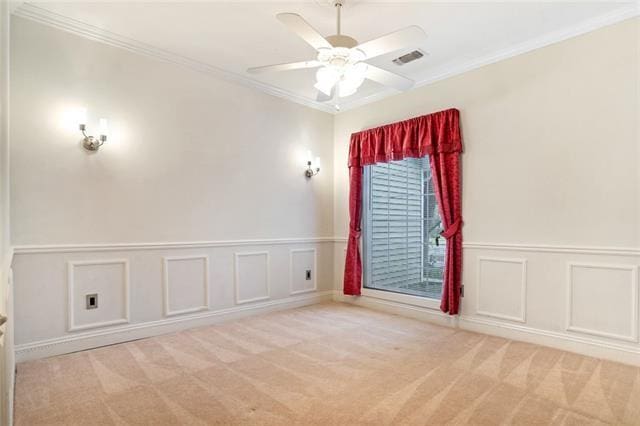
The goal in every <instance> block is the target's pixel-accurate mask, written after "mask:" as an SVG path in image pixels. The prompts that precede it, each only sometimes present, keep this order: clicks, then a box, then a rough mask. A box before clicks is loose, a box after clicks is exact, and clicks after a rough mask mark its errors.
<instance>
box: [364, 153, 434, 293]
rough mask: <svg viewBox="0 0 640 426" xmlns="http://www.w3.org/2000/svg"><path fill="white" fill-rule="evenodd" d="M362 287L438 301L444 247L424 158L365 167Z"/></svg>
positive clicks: (429, 173) (427, 161) (428, 171)
mask: <svg viewBox="0 0 640 426" xmlns="http://www.w3.org/2000/svg"><path fill="white" fill-rule="evenodd" d="M364 173H365V175H364V192H363V198H364V200H363V202H364V204H363V207H364V211H363V214H364V253H365V259H364V260H365V263H364V265H365V267H364V286H365V287H366V288H372V289H376V290H386V291H392V292H397V293H404V294H410V295H414V296H423V297H427V298H431V299H440V297H441V294H442V275H443V270H444V259H445V253H446V241H445V239H444V238H443V237H441V236H440V232H441V231H442V223H441V221H440V213H439V210H438V206H437V204H436V197H435V193H434V190H433V183H432V180H431V169H430V167H429V158H428V157H424V158H407V159H404V160H401V161H392V162H390V163H383V164H374V165H371V166H366V167H365V171H364Z"/></svg>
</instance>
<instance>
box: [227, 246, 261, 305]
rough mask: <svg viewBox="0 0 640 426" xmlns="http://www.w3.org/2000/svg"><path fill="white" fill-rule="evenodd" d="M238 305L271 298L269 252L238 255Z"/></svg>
mask: <svg viewBox="0 0 640 426" xmlns="http://www.w3.org/2000/svg"><path fill="white" fill-rule="evenodd" d="M235 265H236V271H235V273H236V275H235V277H236V280H235V282H236V303H237V304H242V303H250V302H258V301H260V300H266V299H268V298H269V294H270V291H269V252H268V251H259V252H246V253H236V263H235Z"/></svg>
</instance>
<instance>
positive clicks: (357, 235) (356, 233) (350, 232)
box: [349, 229, 361, 240]
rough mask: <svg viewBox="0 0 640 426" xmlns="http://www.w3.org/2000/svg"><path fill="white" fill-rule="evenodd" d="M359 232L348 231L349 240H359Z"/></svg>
mask: <svg viewBox="0 0 640 426" xmlns="http://www.w3.org/2000/svg"><path fill="white" fill-rule="evenodd" d="M360 233H361V232H360V230H355V229H349V238H355V239H356V240H357V239H359V238H360Z"/></svg>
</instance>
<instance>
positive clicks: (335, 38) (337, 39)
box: [326, 34, 358, 49]
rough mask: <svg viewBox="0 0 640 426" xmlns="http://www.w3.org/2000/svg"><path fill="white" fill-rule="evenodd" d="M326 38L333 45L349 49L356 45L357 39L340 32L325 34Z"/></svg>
mask: <svg viewBox="0 0 640 426" xmlns="http://www.w3.org/2000/svg"><path fill="white" fill-rule="evenodd" d="M326 39H327V41H328V42H329V43H331V45H332V46H333V47H346V48H347V49H351V48H352V47H356V46H357V45H358V41H357V40H356V39H355V38H353V37H349V36H346V35H342V34H334V35H330V36H327V37H326Z"/></svg>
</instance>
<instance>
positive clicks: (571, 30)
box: [340, 1, 640, 112]
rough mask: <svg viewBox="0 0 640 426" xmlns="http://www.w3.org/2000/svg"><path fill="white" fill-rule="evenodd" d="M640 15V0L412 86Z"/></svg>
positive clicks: (388, 92)
mask: <svg viewBox="0 0 640 426" xmlns="http://www.w3.org/2000/svg"><path fill="white" fill-rule="evenodd" d="M637 16H640V1H638V2H636V3H631V4H627V5H625V6H622V7H620V8H618V9H616V10H614V11H612V12H610V13H607V14H604V15H600V16H597V17H595V18H592V19H588V20H586V21H583V22H580V23H579V24H577V25H574V26H572V27H567V28H563V29H561V30H557V31H553V32H550V33H547V34H544V35H542V36H539V37H535V38H533V39H530V40H527V41H525V42H522V43H519V44H516V45H513V46H510V47H508V48H506V49H502V50H498V51H496V52H493V53H490V54H488V55H485V56H481V57H478V58H475V59H471V60H469V61H465V62H460V63H450V64H449V65H446V66H443V67H441V68H439V69H437V70H434V71H433V72H431V73H429V75H428V76H426V77H425V78H424V79H422V80H419V81H416V84H415V85H414V86H413V88H412V89H411V90H413V89H416V88H418V87H422V86H426V85H429V84H432V83H435V82H438V81H440V80H445V79H447V78H450V77H454V76H456V75H460V74H463V73H465V72H468V71H472V70H475V69H477V68H481V67H484V66H486V65H490V64H494V63H496V62H500V61H504V60H505V59H509V58H513V57H514V56H518V55H522V54H524V53H528V52H531V51H534V50H537V49H541V48H543V47H547V46H550V45H552V44H555V43H559V42H561V41H564V40H568V39H570V38H574V37H577V36H580V35H583V34H586V33H589V32H592V31H595V30H598V29H600V28H603V27H606V26H609V25H613V24H617V23H618V22H622V21H625V20H627V19H631V18H634V17H637ZM398 93H399V92H397V91H395V90H392V89H385V90H383V91H381V92H378V93H374V94H372V95H370V96H365V97H363V98H360V99H356V100H353V101H351V102H346V103H344V104H341V105H340V111H341V112H343V111H348V110H351V109H355V108H358V107H361V106H364V105H367V104H370V103H373V102H377V101H380V100H382V99H385V98H388V97H390V96H393V95H395V94H398Z"/></svg>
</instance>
